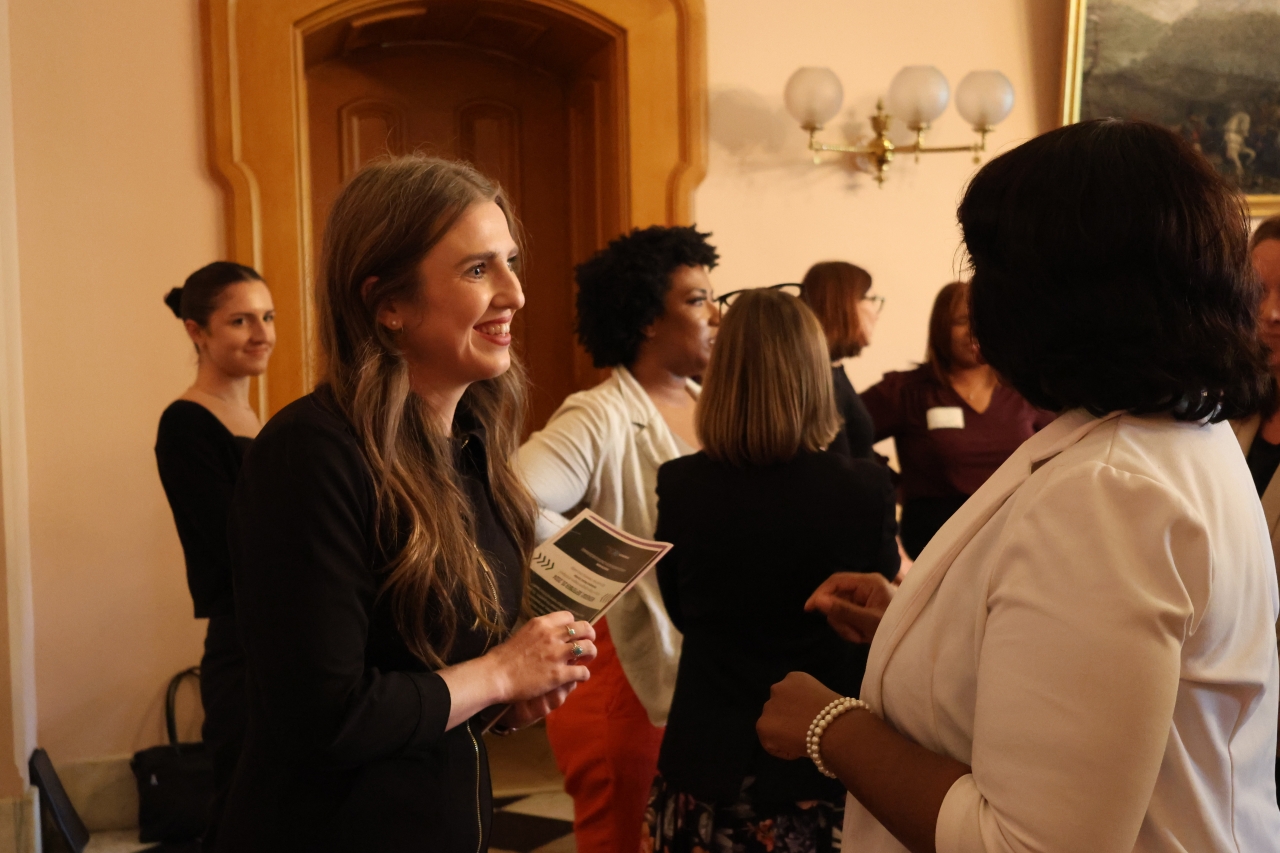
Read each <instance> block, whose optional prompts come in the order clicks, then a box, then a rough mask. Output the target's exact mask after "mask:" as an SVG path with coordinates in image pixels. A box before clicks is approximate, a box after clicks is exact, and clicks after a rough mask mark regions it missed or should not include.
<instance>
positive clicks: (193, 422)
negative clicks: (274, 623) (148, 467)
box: [156, 400, 253, 618]
mask: <svg viewBox="0 0 1280 853" xmlns="http://www.w3.org/2000/svg"><path fill="white" fill-rule="evenodd" d="M252 442H253V439H251V438H248V437H246V436H243V435H232V434H231V431H230V430H228V429H227V428H226V427H225V426H223V424H222V421H220V420H218V417H217V415H215V414H214V413H213V412H211V411H209V410H208V409H206V408H205V407H204V406H202V405H200V404H199V403H193V402H191V401H190V400H178V401H176V402H174V403H173V404H171V405H170V406H169V408H167V409H165V410H164V414H162V415H161V416H160V429H159V430H158V431H157V432H156V466H157V467H158V468H159V469H160V482H161V483H162V484H163V485H164V493H165V496H166V497H168V498H169V508H170V509H172V510H173V523H174V524H175V525H176V526H177V528H178V539H180V540H181V541H182V553H183V556H185V557H186V560H187V587H188V588H189V589H190V590H191V600H192V601H193V602H195V608H196V616H197V617H199V618H205V617H208V616H209V615H211V613H212V611H213V610H214V608H215V607H216V606H219V605H221V604H224V603H229V602H230V600H231V557H230V555H229V554H228V552H227V510H228V508H229V507H230V506H231V493H232V490H233V489H234V488H235V485H236V477H237V476H238V475H239V473H240V464H241V462H243V461H244V454H245V451H247V450H248V449H249V445H250V444H251V443H252Z"/></svg>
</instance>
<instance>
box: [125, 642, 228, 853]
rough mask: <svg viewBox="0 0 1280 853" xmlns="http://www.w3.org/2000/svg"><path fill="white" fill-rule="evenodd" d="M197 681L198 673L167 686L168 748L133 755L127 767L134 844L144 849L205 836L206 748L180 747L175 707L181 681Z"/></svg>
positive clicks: (209, 780)
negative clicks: (132, 789)
mask: <svg viewBox="0 0 1280 853" xmlns="http://www.w3.org/2000/svg"><path fill="white" fill-rule="evenodd" d="M188 677H191V678H195V679H197V680H199V678H200V667H198V666H193V667H191V668H190V669H184V670H183V671H182V672H180V673H178V674H177V675H175V676H174V677H173V678H172V679H171V680H170V681H169V692H168V694H167V695H166V697H165V703H164V716H165V724H166V725H167V727H168V729H169V743H168V745H167V746H153V747H151V748H150V749H144V750H142V751H141V752H138V753H135V754H134V756H133V761H131V762H130V766H131V767H132V768H133V776H134V779H135V780H136V781H137V783H138V840H139V841H141V842H143V843H144V844H149V843H153V842H157V841H159V842H165V843H169V844H174V843H179V842H183V841H192V840H195V839H197V838H199V837H200V836H201V835H203V834H204V830H205V827H206V826H207V825H208V822H209V810H210V808H211V807H212V805H213V763H212V762H211V761H210V759H209V755H208V753H206V752H205V748H204V744H203V743H200V742H196V743H179V742H178V723H177V719H176V714H175V708H174V705H175V702H176V699H177V696H178V686H179V685H180V684H182V680H183V679H184V678H188Z"/></svg>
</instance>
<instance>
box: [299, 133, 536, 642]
mask: <svg viewBox="0 0 1280 853" xmlns="http://www.w3.org/2000/svg"><path fill="white" fill-rule="evenodd" d="M484 202H495V203H496V204H497V205H498V206H499V207H500V208H501V209H502V212H503V213H504V214H505V215H506V217H507V224H508V226H509V227H510V228H511V234H512V236H513V237H514V238H515V239H516V242H517V244H519V243H520V231H519V225H518V223H517V222H516V219H515V216H514V215H513V213H512V211H511V207H510V204H509V203H508V202H507V199H506V197H505V196H504V195H503V194H502V191H501V189H500V188H499V187H498V186H497V185H496V184H494V183H493V182H491V181H489V180H488V179H487V178H485V177H484V176H483V175H481V174H480V173H479V172H477V171H476V170H475V169H473V168H471V167H470V166H467V165H464V164H462V163H455V162H452V161H449V160H441V159H436V158H428V157H416V156H415V157H399V158H394V159H388V160H383V161H379V162H376V163H373V164H371V165H368V166H366V167H364V168H363V169H361V170H360V172H359V173H357V174H356V175H355V177H353V178H352V179H351V181H350V182H349V183H348V184H347V185H346V186H345V187H344V188H343V190H342V192H341V193H340V194H339V196H338V198H337V200H336V201H335V202H334V205H333V210H332V212H331V213H330V214H329V222H328V225H327V227H326V228H325V236H324V255H323V262H322V267H321V271H320V272H321V274H320V276H319V285H318V287H317V290H316V309H317V315H318V316H317V321H318V330H319V339H320V346H321V350H322V353H323V356H324V359H325V379H326V381H327V382H328V384H329V385H330V386H331V387H332V389H333V394H334V396H335V397H336V398H337V402H338V405H339V406H341V408H342V410H343V412H344V414H345V415H346V416H347V418H348V419H349V420H350V421H351V424H352V425H353V426H354V428H355V432H356V435H357V437H358V439H359V441H360V443H361V444H362V445H363V448H364V455H365V459H366V460H367V461H368V463H369V467H370V469H371V470H372V473H373V481H374V484H375V486H376V489H377V500H378V528H377V529H378V531H379V534H378V535H379V536H380V537H382V544H383V546H384V547H386V548H388V550H389V551H393V550H394V551H395V553H394V555H393V556H392V558H391V563H390V567H389V571H388V574H387V577H386V579H385V581H384V583H383V587H382V594H384V595H387V596H389V599H390V604H391V609H392V613H393V615H394V618H395V621H396V625H397V627H398V628H399V630H400V633H401V635H402V636H403V638H404V640H405V642H406V643H407V644H408V646H409V649H410V650H411V651H412V652H413V653H414V654H415V655H416V656H417V657H418V658H420V659H421V660H422V661H424V662H425V663H427V664H428V665H430V666H436V667H438V666H442V665H443V664H444V662H445V659H446V657H447V656H448V654H449V650H450V647H451V646H452V642H453V638H454V637H455V636H456V635H457V631H458V628H459V624H460V621H461V619H462V613H463V606H464V605H469V609H470V611H471V613H474V614H475V618H476V620H477V627H484V628H485V629H487V630H488V631H489V632H491V634H493V635H499V636H500V635H502V634H504V633H505V632H506V631H507V630H509V628H510V626H509V625H506V624H504V618H503V612H502V608H501V605H500V602H499V601H498V597H497V584H496V582H495V581H494V576H493V573H492V567H491V566H489V564H488V562H487V559H486V557H485V555H484V554H483V553H482V552H481V551H480V550H479V549H478V548H477V547H476V545H475V539H476V520H475V517H474V513H473V512H472V511H471V504H470V501H469V500H468V498H467V495H466V492H465V491H464V489H463V487H462V485H461V484H460V483H459V480H458V476H457V474H456V472H455V470H454V461H453V459H454V457H453V443H452V439H451V437H450V436H448V435H444V434H442V433H441V431H440V429H439V427H438V425H437V424H438V419H437V418H436V417H435V416H434V414H433V412H431V411H430V409H429V407H428V404H427V403H426V402H425V401H424V400H423V399H422V398H421V397H420V396H418V395H417V394H415V393H413V392H412V390H411V389H410V387H409V367H408V364H407V363H406V361H405V359H404V356H403V355H402V353H401V352H400V349H399V347H398V345H397V342H396V336H395V335H394V334H393V333H392V332H391V331H390V330H388V329H387V328H386V327H384V326H383V325H382V324H381V323H378V322H377V320H376V317H377V312H378V309H379V307H380V306H381V305H383V304H384V303H385V302H386V301H387V300H389V299H397V300H405V301H410V302H412V301H413V300H415V299H417V298H419V293H420V290H421V284H422V282H421V280H420V274H419V265H420V263H421V262H422V259H423V258H424V257H425V256H426V255H427V253H428V252H430V251H431V249H432V248H433V247H434V246H435V245H436V244H437V243H439V242H440V240H441V238H442V237H444V235H445V234H446V233H448V231H449V229H451V228H452V227H453V226H454V224H455V223H457V221H458V219H459V218H460V217H461V216H462V214H463V213H464V212H465V211H466V210H467V209H468V208H469V207H471V206H472V205H474V204H480V203H484ZM525 386H526V382H525V374H524V369H523V367H522V366H521V365H520V363H519V362H518V361H517V359H516V358H515V357H514V355H513V356H512V362H511V368H510V369H509V370H507V372H506V373H504V374H502V375H501V376H499V377H497V378H496V379H489V380H485V381H482V382H475V383H473V384H472V385H471V386H470V387H469V388H468V389H467V391H466V393H465V394H464V395H463V397H462V400H461V401H460V403H459V406H458V408H459V411H460V412H462V411H465V412H468V413H469V414H470V416H471V417H472V418H474V419H475V421H476V422H477V424H478V425H479V427H480V428H481V429H482V430H483V432H484V436H485V448H486V454H485V456H486V457H487V460H488V478H489V485H490V490H491V492H492V494H493V499H494V502H495V503H496V505H497V507H498V511H499V515H500V516H501V519H502V521H503V523H504V524H505V525H506V528H507V530H508V531H509V532H510V533H511V535H512V538H513V539H514V540H515V542H516V545H517V547H518V549H519V551H520V555H521V561H522V565H523V571H524V577H525V580H526V581H527V578H528V563H529V555H530V554H531V552H532V550H533V543H534V516H535V512H536V507H535V504H534V501H533V497H532V495H530V493H529V491H528V489H527V488H526V487H525V486H524V484H523V482H522V481H521V479H520V478H519V476H517V474H516V472H515V468H514V466H513V463H512V460H513V459H514V455H515V452H516V449H517V447H518V445H519V439H520V428H521V426H522V425H523V423H524V415H525V404H526V395H525ZM525 586H526V587H527V583H526V584H525ZM468 618H470V617H468Z"/></svg>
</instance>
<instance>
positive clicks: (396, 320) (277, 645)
mask: <svg viewBox="0 0 1280 853" xmlns="http://www.w3.org/2000/svg"><path fill="white" fill-rule="evenodd" d="M518 240H519V228H518V226H517V223H516V220H515V217H514V215H513V213H512V211H511V206H510V203H509V202H508V201H507V199H506V197H505V196H504V195H503V194H502V192H501V190H500V189H499V188H498V187H497V186H495V185H494V184H493V183H492V182H490V181H489V180H488V179H487V178H485V177H484V176H483V175H481V174H479V173H478V172H476V171H475V170H474V169H472V168H470V167H469V166H466V165H463V164H460V163H454V162H450V161H448V160H440V159H435V158H426V157H401V158H396V159H388V160H383V161H379V162H375V163H372V164H370V165H367V166H365V167H364V168H363V169H361V170H360V172H358V173H357V174H356V175H355V177H353V178H352V179H351V181H350V182H349V183H348V184H347V185H346V186H345V187H344V188H343V190H342V192H341V193H339V195H338V197H337V199H336V200H335V201H334V204H333V209H332V211H331V212H330V215H329V221H328V224H327V226H326V228H325V236H324V252H323V261H322V264H321V267H320V276H319V281H318V283H317V288H316V312H315V313H316V325H317V329H318V333H319V334H318V338H319V342H320V348H321V351H322V352H323V354H324V364H325V374H324V379H323V381H322V383H321V384H320V386H319V387H317V388H316V390H315V391H314V392H312V393H311V394H308V395H307V396H305V397H303V398H301V399H299V400H296V401H294V402H293V403H291V404H290V405H288V406H286V407H285V408H284V409H282V410H281V411H280V412H279V413H278V414H277V415H276V416H275V417H273V418H272V419H271V422H270V423H268V424H267V425H266V426H265V427H264V428H263V430H262V434H261V435H260V436H259V437H258V439H257V440H256V441H255V442H254V445H253V447H252V449H251V450H250V451H249V454H248V456H247V457H246V459H245V464H244V469H243V470H242V471H241V474H240V482H239V484H238V485H237V487H236V495H235V501H234V502H233V504H232V510H231V519H230V522H229V534H228V539H229V542H230V545H231V553H232V569H233V573H234V578H235V587H236V614H237V618H238V620H239V627H240V636H241V638H242V640H243V642H244V646H245V656H246V659H247V662H248V679H247V685H248V695H249V727H248V733H247V735H246V737H245V745H244V751H243V753H242V755H241V756H240V764H239V766H238V767H237V770H236V777H235V783H234V784H233V786H232V789H231V794H230V796H229V798H228V801H227V809H226V813H225V816H224V821H223V824H222V827H221V829H220V832H219V838H218V850H220V851H225V853H257V851H261V853H290V851H298V853H304V851H305V853H322V852H323V851H357V850H359V851H377V853H400V851H405V853H408V851H414V853H419V851H432V853H476V851H483V850H487V849H488V847H489V828H490V823H491V819H492V813H493V800H492V791H491V788H490V783H489V764H488V759H487V754H486V752H485V745H484V739H483V738H482V737H481V734H482V732H483V730H484V727H485V726H486V725H487V724H489V723H492V722H494V718H495V717H496V716H497V715H498V714H499V713H502V715H503V716H502V717H501V719H500V720H498V721H497V722H498V724H499V725H502V726H506V727H519V726H523V725H527V724H529V723H532V722H534V721H535V720H538V719H540V718H541V717H543V716H544V715H546V713H547V712H548V711H549V710H551V709H553V708H556V707H558V706H559V705H560V704H561V703H562V702H563V701H564V699H565V697H566V696H568V695H569V693H570V691H572V690H573V689H574V687H575V686H577V684H578V683H579V682H581V681H585V680H586V679H587V678H589V677H590V673H589V672H588V670H587V668H586V666H585V664H587V663H589V662H590V661H591V660H593V659H594V657H595V653H596V650H595V645H594V643H593V640H594V639H595V632H594V630H593V629H592V628H591V626H590V625H588V624H587V623H586V622H578V621H575V620H574V618H573V616H572V615H571V614H569V613H567V612H563V611H562V612H559V613H551V614H548V615H545V616H540V617H537V618H532V619H529V620H528V621H527V622H525V623H524V624H523V625H522V626H519V627H517V626H518V620H519V619H520V617H521V614H522V612H523V610H524V607H523V605H524V601H525V592H526V589H527V586H528V583H527V578H528V570H529V557H530V555H531V553H532V551H533V539H534V516H535V513H536V507H535V505H534V502H533V497H532V496H531V495H530V494H529V491H528V489H526V488H525V486H524V484H523V483H522V482H521V480H520V478H519V477H518V476H517V474H516V471H515V466H514V457H515V451H516V447H517V444H518V442H519V438H520V429H521V427H522V426H523V424H524V403H525V378H524V372H523V370H522V369H521V367H520V364H519V362H518V361H517V360H516V357H515V355H514V354H513V353H512V352H511V343H512V337H511V323H512V320H513V319H514V317H515V314H516V312H517V311H519V310H520V309H521V308H522V307H523V306H524V292H523V290H522V289H521V286H520V279H519V276H518V274H517V271H518V269H519V242H518ZM502 705H508V706H510V707H509V709H507V708H501V707H495V706H502Z"/></svg>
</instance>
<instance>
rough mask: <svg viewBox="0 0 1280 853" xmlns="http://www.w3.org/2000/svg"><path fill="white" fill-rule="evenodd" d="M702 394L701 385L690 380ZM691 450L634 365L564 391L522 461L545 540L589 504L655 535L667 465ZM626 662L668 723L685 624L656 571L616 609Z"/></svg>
mask: <svg viewBox="0 0 1280 853" xmlns="http://www.w3.org/2000/svg"><path fill="white" fill-rule="evenodd" d="M689 390H690V392H691V393H692V394H693V395H694V396H695V397H696V396H698V394H699V392H700V390H701V389H700V388H699V387H698V385H697V384H696V383H693V382H690V383H689ZM690 452H692V448H690V447H688V446H686V445H685V444H684V442H682V441H680V440H679V439H678V438H677V437H676V435H675V434H674V433H672V432H671V430H670V429H669V428H668V427H667V422H666V421H664V420H663V419H662V415H661V414H659V412H658V410H657V408H655V407H654V405H653V401H652V400H650V399H649V395H648V393H646V392H645V390H644V389H643V388H641V387H640V383H639V382H637V381H636V379H635V377H634V376H632V375H631V373H630V372H629V371H628V370H627V369H626V368H625V367H616V368H614V371H613V375H612V376H610V377H609V378H608V379H606V380H605V381H604V382H601V383H600V384H599V385H597V386H596V387H594V388H590V389H588V390H586V391H579V392H578V393H577V394H571V395H570V396H568V397H567V398H565V401H564V403H562V404H561V406H560V408H559V409H557V410H556V412H555V414H553V415H552V416H551V418H550V420H548V421H547V425H546V426H545V427H544V428H543V429H542V430H540V431H539V432H535V433H534V434H533V435H531V436H529V440H528V441H527V442H525V444H524V446H523V447H521V448H520V455H519V463H520V470H521V473H522V474H523V475H524V478H525V482H527V483H528V484H529V488H530V489H531V490H532V491H533V494H534V497H536V498H537V500H538V504H539V505H540V506H541V507H542V515H541V517H540V518H539V521H538V540H539V541H541V540H543V539H546V538H547V537H548V536H550V535H551V534H553V533H555V532H556V531H557V530H559V529H560V528H561V527H563V526H564V525H565V524H566V523H567V519H566V518H565V517H564V514H565V513H573V512H577V511H578V510H580V509H582V508H583V507H589V508H590V509H591V510H592V511H593V512H595V513H597V514H599V515H600V516H601V517H603V518H605V519H606V520H608V521H609V522H611V523H613V524H616V525H618V526H619V527H621V528H622V529H623V530H625V531H627V532H628V533H631V534H634V535H636V536H642V537H644V538H646V539H648V538H651V537H652V536H653V531H654V530H655V529H656V527H657V524H658V496H657V492H656V489H657V486H658V468H659V467H661V466H662V464H663V463H664V462H669V461H671V460H672V459H676V458H678V457H680V456H684V455H685V454H688V453H690ZM608 618H609V633H610V636H612V637H613V643H614V645H615V646H616V647H617V650H618V662H619V663H621V664H622V671H623V672H624V673H626V676H627V681H628V682H630V684H631V687H632V689H633V690H635V692H636V696H637V697H638V698H639V699H640V702H641V704H643V705H644V708H645V711H646V712H647V713H648V715H649V719H650V721H651V722H652V723H653V724H654V725H656V726H662V725H666V722H667V712H668V711H669V710H670V709H671V696H672V694H673V693H674V692H675V686H676V670H677V669H678V667H679V664H680V644H681V636H680V632H679V631H678V630H676V627H675V625H673V624H672V623H671V617H670V616H668V615H667V609H666V607H664V606H663V604H662V593H661V592H660V591H659V590H658V580H657V577H656V576H655V574H654V573H653V572H652V571H650V572H649V574H648V575H646V576H645V577H644V578H642V579H641V581H640V582H639V583H637V584H636V586H635V587H633V588H632V590H631V591H630V592H628V593H627V594H626V595H625V596H624V597H623V598H622V600H621V601H619V602H618V603H617V604H615V605H614V607H613V609H612V610H610V611H609V617H608Z"/></svg>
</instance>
